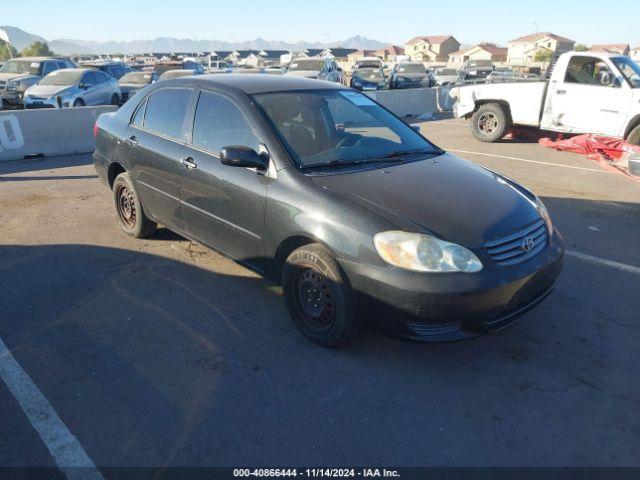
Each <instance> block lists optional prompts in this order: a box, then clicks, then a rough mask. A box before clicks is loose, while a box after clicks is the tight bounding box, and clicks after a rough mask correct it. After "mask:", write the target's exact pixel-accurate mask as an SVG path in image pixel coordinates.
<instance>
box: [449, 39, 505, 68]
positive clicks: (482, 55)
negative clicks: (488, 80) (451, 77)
mask: <svg viewBox="0 0 640 480" xmlns="http://www.w3.org/2000/svg"><path fill="white" fill-rule="evenodd" d="M467 60H491V61H492V62H506V61H507V49H506V48H505V47H500V46H498V45H496V44H495V43H489V42H482V43H479V44H478V45H475V46H473V47H471V48H464V49H462V50H457V51H455V52H452V53H450V54H449V63H450V64H451V65H462V64H463V63H464V62H466V61H467Z"/></svg>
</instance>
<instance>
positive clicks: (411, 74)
mask: <svg viewBox="0 0 640 480" xmlns="http://www.w3.org/2000/svg"><path fill="white" fill-rule="evenodd" d="M429 86H430V85H429V77H428V76H427V70H426V69H425V68H424V65H423V64H421V63H418V62H401V63H396V64H395V65H394V66H393V69H392V70H391V75H390V78H389V88H423V87H429Z"/></svg>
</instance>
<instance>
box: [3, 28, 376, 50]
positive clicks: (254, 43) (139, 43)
mask: <svg viewBox="0 0 640 480" xmlns="http://www.w3.org/2000/svg"><path fill="white" fill-rule="evenodd" d="M0 39H3V40H8V41H9V43H11V44H12V45H13V46H14V47H15V48H16V49H17V50H18V51H20V50H22V49H23V48H25V47H26V46H28V45H30V44H32V43H33V42H46V43H47V44H48V45H49V48H50V49H51V50H52V51H53V52H55V53H56V54H58V55H75V54H113V53H121V54H131V53H151V52H168V53H169V52H193V53H196V52H205V51H206V52H210V51H215V50H249V49H253V50H287V51H300V50H304V49H305V48H328V47H343V48H356V49H359V50H362V49H366V50H375V49H378V48H382V47H384V46H386V45H388V43H385V42H380V41H378V40H372V39H369V38H365V37H362V36H360V35H356V36H354V37H351V38H348V39H346V40H344V41H340V42H325V43H323V42H305V41H301V42H295V43H291V42H284V41H279V40H264V39H262V38H257V39H255V40H248V41H244V42H227V41H223V40H196V39H187V38H173V37H158V38H154V39H152V40H132V41H127V42H118V41H108V42H95V41H89V40H77V39H68V38H61V39H54V40H50V41H49V40H45V39H44V38H42V37H40V36H38V35H33V34H31V33H28V32H25V31H24V30H21V29H19V28H17V27H9V26H7V27H0Z"/></svg>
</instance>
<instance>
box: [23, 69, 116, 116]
mask: <svg viewBox="0 0 640 480" xmlns="http://www.w3.org/2000/svg"><path fill="white" fill-rule="evenodd" d="M85 105H87V106H88V105H120V88H118V81H117V80H116V79H115V78H113V77H112V76H110V75H107V74H106V73H104V72H100V71H96V70H92V69H89V68H68V69H64V70H57V71H55V72H52V73H50V74H49V75H47V76H46V77H44V78H43V79H42V80H41V81H40V82H39V83H38V84H37V85H34V86H32V87H29V88H28V89H27V91H26V92H25V95H24V106H25V108H64V107H84V106H85Z"/></svg>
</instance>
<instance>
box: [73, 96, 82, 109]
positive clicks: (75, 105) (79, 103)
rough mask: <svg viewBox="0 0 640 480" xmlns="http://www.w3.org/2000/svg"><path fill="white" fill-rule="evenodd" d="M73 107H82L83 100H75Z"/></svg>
mask: <svg viewBox="0 0 640 480" xmlns="http://www.w3.org/2000/svg"><path fill="white" fill-rule="evenodd" d="M73 106H74V107H84V100H82V99H81V98H76V99H75V100H74V102H73Z"/></svg>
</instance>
